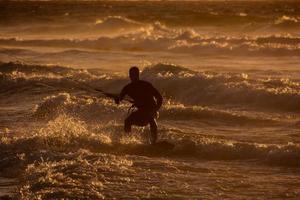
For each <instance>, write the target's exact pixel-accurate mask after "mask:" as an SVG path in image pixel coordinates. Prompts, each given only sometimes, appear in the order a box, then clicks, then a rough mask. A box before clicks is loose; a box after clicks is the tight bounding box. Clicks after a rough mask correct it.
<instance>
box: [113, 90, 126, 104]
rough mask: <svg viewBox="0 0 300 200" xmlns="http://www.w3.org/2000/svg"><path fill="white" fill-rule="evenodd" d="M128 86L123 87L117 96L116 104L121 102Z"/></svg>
mask: <svg viewBox="0 0 300 200" xmlns="http://www.w3.org/2000/svg"><path fill="white" fill-rule="evenodd" d="M126 88H127V87H126V86H125V87H124V88H123V89H122V91H121V93H120V94H119V95H118V96H116V97H115V103H116V104H119V103H120V102H121V101H122V100H123V99H124V97H125V95H126V94H127V89H126Z"/></svg>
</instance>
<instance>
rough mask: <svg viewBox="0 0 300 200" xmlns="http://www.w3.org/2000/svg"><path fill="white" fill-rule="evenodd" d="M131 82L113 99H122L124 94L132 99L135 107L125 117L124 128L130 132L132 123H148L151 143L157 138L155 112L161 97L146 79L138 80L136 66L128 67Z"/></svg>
mask: <svg viewBox="0 0 300 200" xmlns="http://www.w3.org/2000/svg"><path fill="white" fill-rule="evenodd" d="M129 77H130V80H131V83H129V84H127V85H126V86H125V87H124V88H123V89H122V91H121V93H120V94H119V95H117V96H116V97H115V98H114V100H115V103H116V104H119V103H120V101H122V100H123V99H124V97H125V96H126V95H128V96H129V97H130V98H132V99H133V102H134V103H133V106H134V107H136V108H137V110H136V111H133V112H132V113H131V114H130V115H129V116H128V117H127V118H126V119H125V123H124V130H125V132H126V133H129V132H131V127H132V125H135V126H147V125H148V124H150V131H151V137H150V142H151V144H155V143H156V140H157V123H156V118H157V112H158V110H159V109H160V107H161V105H162V101H163V98H162V96H161V94H160V93H159V92H158V90H157V89H156V88H154V87H153V85H152V84H151V83H149V82H147V81H143V80H140V71H139V69H138V68H137V67H135V66H134V67H131V68H130V69H129Z"/></svg>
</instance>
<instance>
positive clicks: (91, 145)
mask: <svg viewBox="0 0 300 200" xmlns="http://www.w3.org/2000/svg"><path fill="white" fill-rule="evenodd" d="M121 132H122V130H120V129H119V126H118V125H117V124H114V123H106V124H102V125H101V126H97V127H96V128H95V127H88V125H87V124H85V123H84V122H83V121H80V120H79V119H77V118H74V117H70V116H68V115H65V114H61V115H59V116H57V117H56V118H55V119H53V120H50V121H49V122H48V123H47V124H46V126H45V127H42V128H41V129H40V130H38V131H37V132H35V133H26V134H24V135H22V136H15V137H8V136H6V135H1V143H0V148H1V158H2V160H1V162H0V164H1V166H2V168H7V167H9V166H11V164H12V163H15V166H18V165H19V166H20V165H24V164H31V162H33V161H34V160H39V159H38V158H36V156H39V158H41V159H42V160H49V161H50V160H55V159H57V154H56V153H55V152H65V151H66V150H68V151H69V152H72V151H75V152H76V151H77V150H78V149H85V150H87V151H91V152H98V153H110V154H112V155H114V154H133V155H147V156H166V155H167V156H170V157H182V156H183V157H193V158H197V159H208V160H249V159H256V160H257V161H261V162H267V163H269V164H272V165H283V166H295V167H296V166H300V163H299V157H300V146H299V145H298V144H293V143H289V144H287V145H275V144H274V145H273V144H256V143H247V142H236V141H228V140H221V139H214V138H209V137H207V136H206V137H203V136H197V134H194V135H191V134H185V133H184V132H180V133H178V132H176V131H174V130H173V129H168V128H165V129H162V130H161V131H160V138H161V139H167V140H168V141H171V142H172V143H174V144H175V148H174V149H173V150H168V151H161V149H159V148H151V146H149V145H147V144H145V143H144V141H143V136H142V135H141V134H135V133H133V134H132V135H131V136H126V135H122V134H120V133H121ZM12 149H13V151H12ZM12 154H13V155H12ZM61 156H64V157H65V158H66V159H68V157H69V158H73V155H72V154H64V153H61Z"/></svg>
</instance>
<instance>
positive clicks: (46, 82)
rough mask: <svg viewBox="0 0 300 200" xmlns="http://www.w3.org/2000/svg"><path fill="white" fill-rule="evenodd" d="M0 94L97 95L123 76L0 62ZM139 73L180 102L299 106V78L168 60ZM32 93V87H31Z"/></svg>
mask: <svg viewBox="0 0 300 200" xmlns="http://www.w3.org/2000/svg"><path fill="white" fill-rule="evenodd" d="M0 73H1V74H0V77H1V79H0V81H1V85H2V87H1V89H0V91H1V92H2V93H3V94H14V95H21V94H22V93H17V94H16V93H15V91H23V92H28V93H30V92H31V91H35V90H33V88H35V89H38V90H39V92H40V93H43V92H44V93H47V94H48V93H49V92H52V93H53V94H57V93H59V92H68V93H85V94H86V95H97V94H98V95H99V93H95V90H93V88H92V87H91V86H93V87H94V88H101V89H103V90H105V91H110V92H119V91H120V89H121V88H122V86H123V85H124V84H126V83H127V82H128V80H127V78H125V77H124V76H122V75H112V74H107V73H104V72H101V70H100V71H99V70H93V69H91V70H75V69H71V68H63V67H44V66H32V65H22V64H16V63H6V64H2V66H1V68H0ZM141 77H142V79H145V80H148V81H150V82H151V83H153V84H154V85H155V86H156V87H157V88H158V89H159V90H160V91H161V92H162V94H163V95H164V96H165V97H166V98H167V99H170V100H171V101H174V102H178V103H179V104H184V105H186V106H213V105H223V106H225V105H235V106H246V107H254V108H260V109H271V110H282V111H291V112H299V110H300V105H299V101H300V93H299V91H300V83H299V81H297V80H290V79H287V78H285V79H282V78H276V77H274V78H267V79H266V78H257V77H250V76H249V75H248V74H245V73H241V74H240V73H216V72H197V71H192V70H189V69H187V68H183V67H180V66H175V65H170V64H156V65H152V66H149V67H146V68H145V69H144V70H143V71H142V73H141ZM33 94H36V93H33Z"/></svg>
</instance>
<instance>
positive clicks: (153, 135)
mask: <svg viewBox="0 0 300 200" xmlns="http://www.w3.org/2000/svg"><path fill="white" fill-rule="evenodd" d="M149 123H150V132H151V137H150V142H151V144H155V143H156V140H157V124H156V120H155V119H152V120H150V122H149Z"/></svg>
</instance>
